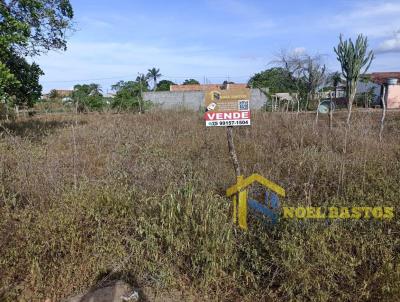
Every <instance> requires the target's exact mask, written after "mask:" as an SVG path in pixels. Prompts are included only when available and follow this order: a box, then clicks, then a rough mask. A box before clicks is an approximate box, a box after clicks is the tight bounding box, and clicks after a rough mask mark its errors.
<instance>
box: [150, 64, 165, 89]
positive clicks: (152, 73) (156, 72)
mask: <svg viewBox="0 0 400 302" xmlns="http://www.w3.org/2000/svg"><path fill="white" fill-rule="evenodd" d="M147 77H148V78H149V79H152V80H153V85H154V87H153V91H156V89H157V79H158V78H161V77H162V74H161V73H160V69H158V68H155V67H153V68H152V69H149V70H148V73H147Z"/></svg>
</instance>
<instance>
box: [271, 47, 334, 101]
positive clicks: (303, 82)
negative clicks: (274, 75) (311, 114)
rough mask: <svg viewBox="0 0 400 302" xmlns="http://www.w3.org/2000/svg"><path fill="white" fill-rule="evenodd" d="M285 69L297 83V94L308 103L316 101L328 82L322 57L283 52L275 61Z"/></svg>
mask: <svg viewBox="0 0 400 302" xmlns="http://www.w3.org/2000/svg"><path fill="white" fill-rule="evenodd" d="M274 62H275V63H277V64H278V65H280V66H281V67H282V68H284V69H285V70H286V71H287V73H288V74H289V76H290V77H291V79H292V81H293V82H294V83H295V86H296V90H297V93H298V94H300V95H301V96H302V97H303V98H306V105H305V107H306V109H308V101H309V100H311V101H316V99H317V92H318V90H319V89H320V88H321V86H322V85H323V84H324V83H325V81H326V67H325V64H324V63H323V58H322V56H321V55H313V56H311V55H309V54H307V53H295V52H290V53H288V52H285V51H282V52H281V53H280V54H279V55H278V59H277V60H275V61H274Z"/></svg>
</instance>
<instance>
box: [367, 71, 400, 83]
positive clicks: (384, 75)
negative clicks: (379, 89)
mask: <svg viewBox="0 0 400 302" xmlns="http://www.w3.org/2000/svg"><path fill="white" fill-rule="evenodd" d="M369 76H370V77H371V80H372V82H374V83H377V84H384V83H386V81H387V79H392V78H394V79H399V80H400V72H397V71H396V72H373V73H371V74H370V75H369Z"/></svg>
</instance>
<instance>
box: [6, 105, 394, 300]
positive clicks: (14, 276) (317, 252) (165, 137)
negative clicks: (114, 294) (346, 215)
mask: <svg viewBox="0 0 400 302" xmlns="http://www.w3.org/2000/svg"><path fill="white" fill-rule="evenodd" d="M314 118H315V117H314V115H313V114H300V115H299V116H297V115H296V114H281V113H257V114H254V118H253V126H251V127H242V128H240V129H239V128H235V129H234V134H235V143H236V148H237V151H238V156H239V159H240V161H241V163H242V166H243V169H244V174H245V176H248V175H250V174H251V173H254V172H258V173H260V174H262V175H264V176H265V177H267V178H269V179H271V180H272V181H274V182H276V183H278V184H280V185H281V186H283V187H284V188H285V189H286V191H287V197H286V198H285V199H284V200H283V205H285V206H290V205H292V206H293V205H313V206H328V205H329V206H331V205H332V206H333V205H341V206H352V205H357V206H383V205H386V206H394V207H396V212H395V217H394V219H392V220H391V221H377V220H374V221H372V220H361V221H354V220H349V221H341V222H338V221H336V222H332V223H326V222H325V221H324V222H321V221H320V222H318V221H303V222H302V221H295V220H294V221H292V220H290V221H289V220H283V219H282V220H280V222H279V223H278V224H276V225H274V226H271V225H269V226H268V225H265V224H262V223H258V222H257V221H256V220H251V221H250V229H249V231H248V232H243V231H241V230H240V229H238V228H237V227H235V226H234V225H232V222H231V208H230V207H231V205H230V202H229V200H228V199H227V198H226V197H225V196H224V192H225V189H226V188H227V187H228V186H230V185H231V184H233V183H234V182H235V175H234V172H233V168H232V164H231V161H230V158H229V154H228V147H227V142H226V137H225V136H226V133H225V129H222V128H220V129H217V128H212V129H210V128H208V129H206V127H205V125H204V122H203V121H202V118H201V116H200V115H199V114H198V113H195V112H186V111H182V112H172V111H170V112H168V111H167V112H151V113H146V114H143V115H133V114H132V115H130V114H126V115H116V114H93V115H80V116H78V117H75V116H73V115H71V116H67V115H63V116H56V117H50V116H49V117H46V116H44V117H36V118H32V119H27V120H20V121H17V122H15V123H9V124H3V126H2V129H1V130H0V135H1V138H0V179H1V182H0V300H1V301H44V299H45V298H51V299H52V301H60V300H62V299H63V298H65V297H68V296H70V295H73V294H76V293H79V292H81V291H84V290H85V289H87V288H89V287H91V286H94V285H96V284H97V283H98V282H99V280H103V279H102V278H104V276H106V277H107V279H112V278H123V279H125V280H127V281H129V282H132V283H134V284H135V286H138V287H144V286H148V287H151V288H154V289H155V290H160V291H166V290H169V289H178V290H182V291H184V292H187V293H191V295H192V296H193V295H194V296H195V297H198V300H199V301H204V300H220V301H257V300H259V301H398V299H399V297H400V236H399V232H400V221H399V219H398V215H399V214H398V206H399V203H400V201H399V198H400V115H399V113H391V114H389V116H388V121H387V125H386V128H385V132H384V139H383V141H382V142H381V143H380V142H379V140H378V131H379V129H378V126H379V125H378V121H379V114H374V113H367V112H358V113H357V112H356V113H355V114H354V116H353V120H352V128H351V131H350V134H349V137H348V147H347V152H346V153H343V141H344V129H345V128H344V125H342V120H344V119H343V118H341V117H339V116H336V117H335V124H334V129H333V130H332V131H330V130H329V127H328V125H327V120H326V117H321V118H320V121H319V124H318V125H317V126H315V125H314ZM342 167H344V177H341V172H342Z"/></svg>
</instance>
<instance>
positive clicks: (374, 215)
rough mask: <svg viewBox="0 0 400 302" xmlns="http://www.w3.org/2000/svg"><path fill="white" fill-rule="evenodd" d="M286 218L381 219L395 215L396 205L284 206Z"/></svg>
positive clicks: (388, 218)
mask: <svg viewBox="0 0 400 302" xmlns="http://www.w3.org/2000/svg"><path fill="white" fill-rule="evenodd" d="M282 217H283V218H284V219H353V220H360V219H380V220H390V219H393V217H394V207H386V206H380V207H367V206H362V207H361V206H360V207H334V206H332V207H301V206H300V207H282Z"/></svg>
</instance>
